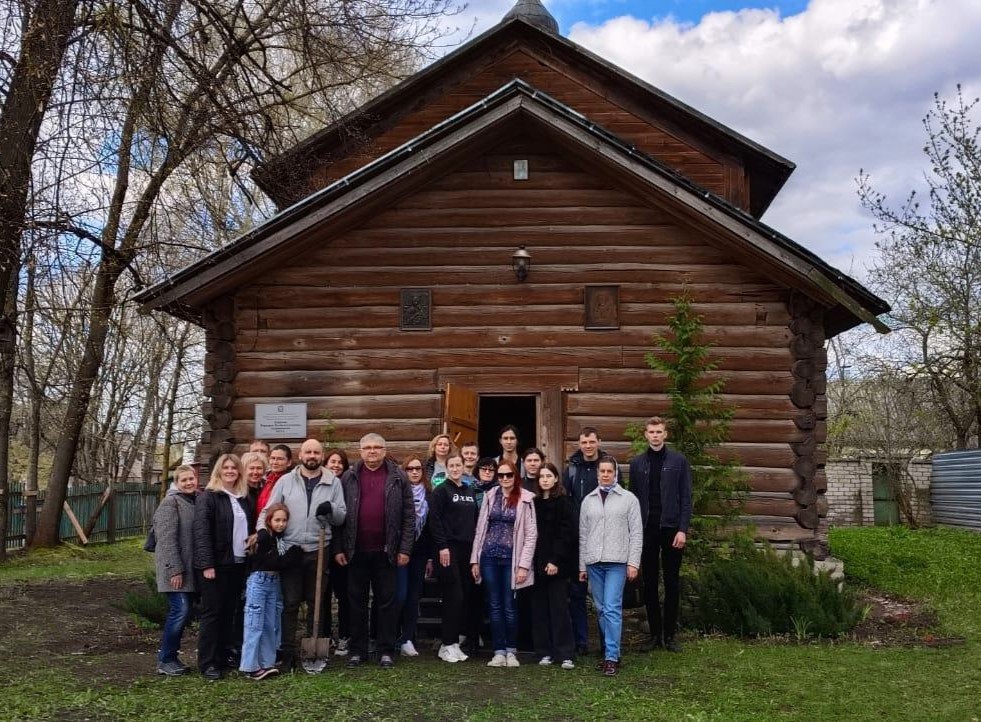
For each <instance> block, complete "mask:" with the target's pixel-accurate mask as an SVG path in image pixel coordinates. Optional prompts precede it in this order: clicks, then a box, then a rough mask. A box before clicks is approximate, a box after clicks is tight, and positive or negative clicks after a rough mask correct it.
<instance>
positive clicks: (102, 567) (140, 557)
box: [0, 539, 153, 585]
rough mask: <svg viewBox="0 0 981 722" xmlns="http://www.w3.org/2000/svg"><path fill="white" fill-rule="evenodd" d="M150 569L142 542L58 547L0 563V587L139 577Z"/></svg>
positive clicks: (151, 562) (148, 559)
mask: <svg viewBox="0 0 981 722" xmlns="http://www.w3.org/2000/svg"><path fill="white" fill-rule="evenodd" d="M152 568H153V555H152V554H149V553H147V552H145V551H143V539H128V540H126V541H121V542H117V543H116V544H92V545H91V546H87V547H83V546H78V545H75V544H61V545H59V546H57V547H55V548H53V549H37V550H35V551H30V552H26V553H18V554H14V555H12V556H11V558H10V559H9V560H8V561H6V562H4V563H2V564H0V585H3V584H14V583H22V582H33V581H44V580H53V579H65V580H69V579H70V580H79V581H81V580H83V579H91V578H93V577H98V576H102V575H104V574H113V575H116V576H123V577H142V576H143V575H144V574H145V573H146V572H147V571H148V570H150V569H152Z"/></svg>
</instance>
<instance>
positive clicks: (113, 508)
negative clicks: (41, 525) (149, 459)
mask: <svg viewBox="0 0 981 722" xmlns="http://www.w3.org/2000/svg"><path fill="white" fill-rule="evenodd" d="M105 491H106V487H105V486H103V485H101V484H87V485H84V486H76V485H73V486H70V487H69V488H68V498H67V502H68V506H69V507H70V508H71V510H72V513H73V514H74V515H75V518H77V519H78V521H79V523H80V524H81V525H82V526H83V527H84V526H85V525H86V523H87V522H88V520H89V518H90V517H91V516H92V514H93V513H94V512H95V510H96V509H97V508H98V506H99V502H100V501H101V499H102V496H103V494H105ZM157 495H158V491H157V490H156V489H154V488H147V487H146V486H144V485H143V484H114V485H113V494H112V496H111V497H110V499H109V501H108V503H106V505H105V506H104V507H103V508H102V511H100V512H99V519H98V521H97V523H96V525H95V527H94V528H93V529H92V533H91V534H90V535H89V537H88V540H89V541H109V542H112V541H116V539H122V538H125V537H133V536H140V535H143V534H146V533H147V532H148V531H149V529H150V522H151V521H152V520H153V512H154V510H156V508H157V502H158V500H159V499H158V496H157ZM43 504H44V491H40V492H38V505H37V510H38V513H39V514H40V512H41V506H42V505H43ZM25 512H26V508H25V506H24V486H23V485H22V484H11V485H10V516H9V517H8V524H7V540H6V541H7V549H19V548H20V547H23V546H24V544H25V541H26V537H25V534H24V518H25ZM59 532H60V537H61V539H62V540H63V541H73V542H78V541H80V540H79V537H78V532H77V531H76V530H75V527H74V526H73V525H72V523H71V520H70V519H69V518H68V515H67V514H65V515H63V516H62V518H61V529H60V530H59Z"/></svg>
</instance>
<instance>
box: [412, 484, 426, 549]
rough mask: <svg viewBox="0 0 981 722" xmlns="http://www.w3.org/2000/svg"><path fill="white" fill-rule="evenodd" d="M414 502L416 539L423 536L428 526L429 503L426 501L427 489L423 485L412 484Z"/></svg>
mask: <svg viewBox="0 0 981 722" xmlns="http://www.w3.org/2000/svg"><path fill="white" fill-rule="evenodd" d="M412 501H413V502H414V503H415V505H416V539H418V538H419V537H420V536H421V535H422V528H423V527H424V526H425V525H426V515H428V514H429V502H428V501H426V487H425V486H423V485H422V484H412Z"/></svg>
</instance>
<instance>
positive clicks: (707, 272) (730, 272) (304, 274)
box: [262, 249, 764, 291]
mask: <svg viewBox="0 0 981 722" xmlns="http://www.w3.org/2000/svg"><path fill="white" fill-rule="evenodd" d="M511 250H514V249H511ZM529 278H530V280H531V281H532V282H533V283H536V284H541V283H582V279H583V278H588V279H589V282H590V283H616V284H622V283H659V282H661V281H668V280H670V282H673V283H679V284H682V285H684V284H685V283H686V282H687V283H688V284H716V285H718V284H727V285H732V286H740V285H742V284H754V283H760V282H763V281H764V278H763V277H762V276H761V275H759V274H758V273H756V272H755V271H752V270H750V269H749V268H743V267H740V266H735V265H731V264H690V265H686V264H668V263H618V264H602V263H593V264H585V263H584V264H579V265H576V264H549V265H539V264H536V263H534V261H532V267H531V273H530V277H529ZM447 279H452V280H453V282H454V283H469V284H484V285H488V286H495V285H512V284H517V281H516V280H515V277H514V271H512V270H511V253H510V252H507V251H504V252H502V253H501V254H500V258H499V259H498V260H497V262H495V263H493V264H491V265H484V266H456V265H443V266H438V267H424V268H400V267H394V266H377V267H375V268H334V269H327V268H324V267H323V266H315V267H310V268H307V267H304V268H279V269H277V270H276V271H274V272H271V273H268V274H266V275H265V276H263V279H262V280H263V283H264V284H266V285H269V286H274V287H275V286H277V285H284V286H295V285H300V286H303V285H308V286H310V285H312V286H324V285H326V284H328V283H330V284H333V285H337V286H368V285H377V286H400V287H402V286H438V285H440V284H441V283H443V282H444V281H446V280H447ZM734 290H736V291H738V290H739V289H734Z"/></svg>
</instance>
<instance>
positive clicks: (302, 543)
mask: <svg viewBox="0 0 981 722" xmlns="http://www.w3.org/2000/svg"><path fill="white" fill-rule="evenodd" d="M323 462H324V448H323V445H322V444H321V443H320V442H319V441H318V440H317V439H307V440H306V441H304V442H303V445H302V446H301V447H300V463H299V464H298V465H297V466H296V468H294V469H293V470H292V471H291V472H289V473H288V474H286V475H285V476H283V477H282V478H281V479H280V480H279V481H278V482H277V483H276V486H275V488H274V489H273V491H272V494H271V495H270V497H269V504H275V503H277V502H280V503H283V504H285V505H286V506H287V508H288V509H289V510H290V520H289V524H288V525H287V526H286V531H285V533H284V534H283V541H284V542H285V543H286V544H295V545H297V546H299V547H301V548H302V549H303V564H301V565H300V566H299V567H295V568H293V569H289V570H284V571H283V572H282V573H281V576H280V582H281V583H282V585H283V622H282V629H283V641H282V647H281V648H282V653H283V663H282V666H283V670H284V671H289V670H291V669H293V667H294V666H295V664H296V625H297V615H298V614H299V611H300V602H302V601H306V603H307V610H308V613H307V634H308V635H310V634H312V633H313V605H314V603H315V596H316V588H317V547H318V543H319V539H320V529H321V527H324V528H326V531H327V534H326V541H327V543H328V544H329V543H330V539H331V526H338V525H340V524H343V523H344V519H345V516H346V514H347V506H346V505H345V503H344V492H343V490H342V489H341V482H340V480H339V479H338V478H337V477H336V476H334V473H333V472H332V471H331V470H330V469H328V468H326V467H325V466H323V465H322V464H323ZM269 504H267V505H266V508H268V506H269ZM256 528H257V529H265V528H266V511H265V509H263V510H262V511H261V512H260V513H259V519H258V521H257V522H256ZM326 572H327V566H326V564H325V565H324V573H326ZM326 589H327V584H326V583H324V584H322V585H321V590H322V591H321V596H324V595H323V591H325V590H326ZM323 603H324V600H323V599H321V604H323Z"/></svg>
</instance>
